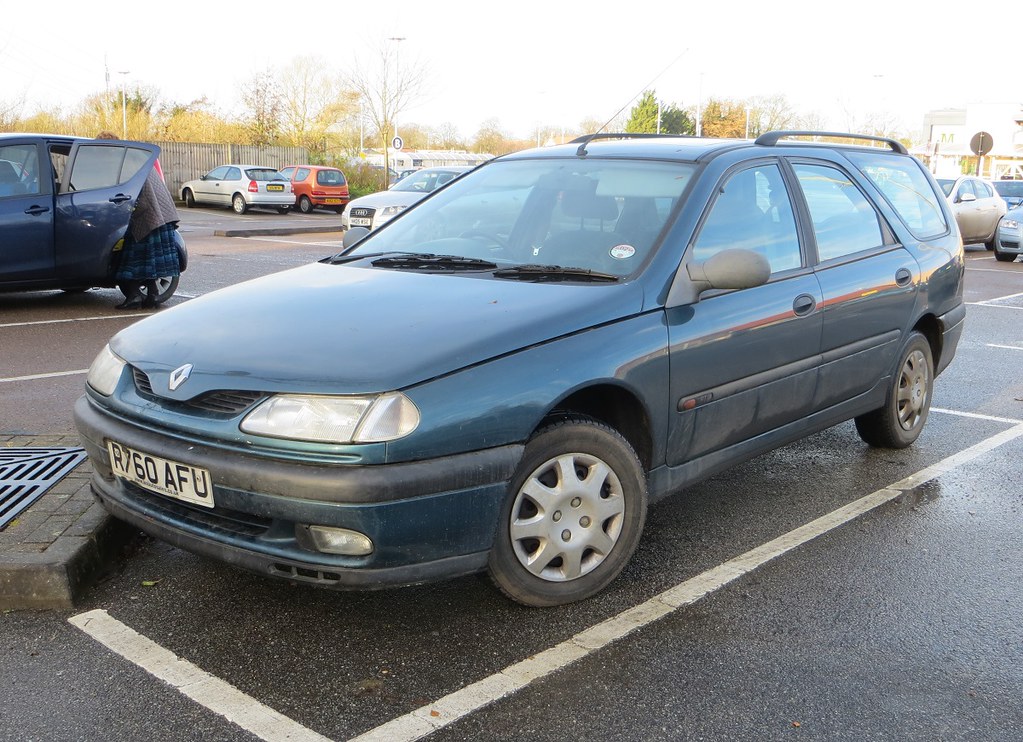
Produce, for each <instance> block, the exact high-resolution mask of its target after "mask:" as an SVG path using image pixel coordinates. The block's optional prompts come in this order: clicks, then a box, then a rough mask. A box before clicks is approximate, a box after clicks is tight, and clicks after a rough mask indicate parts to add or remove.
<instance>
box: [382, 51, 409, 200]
mask: <svg viewBox="0 0 1023 742" xmlns="http://www.w3.org/2000/svg"><path fill="white" fill-rule="evenodd" d="M387 40H388V41H393V42H394V43H395V45H396V46H395V47H394V94H395V96H397V95H398V88H399V87H400V86H401V52H400V49H401V42H403V41H404V40H405V37H404V36H389V37H388V39H387ZM395 99H397V98H396V97H395ZM393 123H394V138H395V139H397V138H398V116H397V112H395V115H394V122H393ZM390 166H391V156H390V151H389V148H388V146H387V141H386V138H385V141H384V184H385V185H386V186H387V187H388V188H389V187H390V186H391V173H390V169H389V168H390Z"/></svg>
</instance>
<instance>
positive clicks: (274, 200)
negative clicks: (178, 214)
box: [181, 165, 295, 214]
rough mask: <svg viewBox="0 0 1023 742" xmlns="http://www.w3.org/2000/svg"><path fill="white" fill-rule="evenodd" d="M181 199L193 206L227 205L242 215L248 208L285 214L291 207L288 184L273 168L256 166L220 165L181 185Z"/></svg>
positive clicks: (292, 197)
mask: <svg viewBox="0 0 1023 742" xmlns="http://www.w3.org/2000/svg"><path fill="white" fill-rule="evenodd" d="M181 200H182V201H184V202H185V206H187V207H188V208H192V207H193V206H195V205H196V204H213V205H216V206H229V207H230V208H232V209H234V211H235V213H236V214H244V213H245V212H246V211H248V210H249V208H250V207H252V206H259V207H264V208H268V209H277V211H279V212H280V213H282V214H287V213H288V211H289V210H290V209H291V207H292V206H294V205H295V194H294V192H293V191H292V189H291V181H290V180H288V179H287V178H286V177H284V176H283V175H281V174H280V173H279V172H277V170H276V169H275V168H272V167H261V166H259V165H221V166H220V167H217V168H214V169H213V170H210V171H209V172H208V173H206V174H205V175H203V176H202V177H201V178H198V179H197V180H190V181H188V182H187V183H185V184H184V185H182V186H181Z"/></svg>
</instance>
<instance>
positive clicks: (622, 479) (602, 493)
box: [488, 417, 647, 607]
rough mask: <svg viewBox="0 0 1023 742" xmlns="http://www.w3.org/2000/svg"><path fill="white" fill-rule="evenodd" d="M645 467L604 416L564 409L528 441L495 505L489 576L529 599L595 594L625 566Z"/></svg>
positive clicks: (542, 601) (642, 502) (556, 601)
mask: <svg viewBox="0 0 1023 742" xmlns="http://www.w3.org/2000/svg"><path fill="white" fill-rule="evenodd" d="M646 508H647V488H646V477H645V475H644V472H643V467H642V466H641V464H640V462H639V458H638V457H637V456H636V452H635V451H634V450H633V448H632V446H630V445H629V443H628V441H626V440H625V438H623V437H622V436H621V435H620V434H618V433H617V432H616V431H615V430H613V429H611V428H610V427H608V426H606V425H604V424H603V423H600V422H597V421H596V420H593V419H590V418H586V417H570V418H566V419H564V420H561V421H559V422H556V423H554V424H552V425H549V426H547V427H545V428H543V429H541V430H540V431H539V432H537V433H536V434H535V435H534V436H533V437H532V438H531V439H530V440H529V442H528V443H527V444H526V448H525V452H524V453H523V456H522V461H521V462H520V464H519V467H518V469H517V470H516V473H515V476H514V477H513V478H512V481H511V487H510V489H509V492H508V496H507V499H506V501H505V503H504V505H503V507H502V510H501V519H500V522H499V526H498V533H497V538H496V539H495V543H494V546H493V548H492V550H491V553H490V560H489V563H488V569H489V572H490V577H491V579H492V580H493V581H494V583H495V584H496V585H497V586H498V588H500V590H501V591H502V592H503V593H504V594H505V595H507V596H508V597H510V598H511V599H512V600H515V601H517V602H519V603H523V604H525V605H529V606H537V607H542V606H554V605H563V604H565V603H572V602H574V601H577V600H583V599H585V598H589V597H590V596H592V595H595V594H596V593H597V592H599V591H600V590H602V589H603V588H604V587H606V586H607V585H608V584H609V583H610V582H611V581H612V580H614V579H615V577H617V576H618V574H619V573H620V572H621V571H622V569H623V568H624V567H625V565H626V563H627V562H628V561H629V559H630V558H631V557H632V554H633V552H634V551H635V550H636V546H637V544H638V543H639V537H640V534H641V533H642V531H643V523H644V522H645V520H646Z"/></svg>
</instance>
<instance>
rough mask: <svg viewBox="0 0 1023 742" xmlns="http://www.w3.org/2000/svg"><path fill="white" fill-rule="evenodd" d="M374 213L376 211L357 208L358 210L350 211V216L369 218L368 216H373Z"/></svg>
mask: <svg viewBox="0 0 1023 742" xmlns="http://www.w3.org/2000/svg"><path fill="white" fill-rule="evenodd" d="M374 211H376V209H367V208H365V207H363V208H357V209H350V210H349V216H358V217H368V216H373V212H374Z"/></svg>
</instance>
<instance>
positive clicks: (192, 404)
mask: <svg viewBox="0 0 1023 742" xmlns="http://www.w3.org/2000/svg"><path fill="white" fill-rule="evenodd" d="M131 371H132V376H133V377H134V379H135V389H136V391H138V393H139V394H141V395H142V396H144V397H149V398H150V399H155V400H158V401H159V402H160V403H161V404H162V405H164V406H166V407H187V408H191V409H193V410H201V411H202V412H208V413H212V414H214V415H223V416H226V417H233V416H234V415H237V414H239V413H241V412H244V411H245V410H247V409H248V408H249V407H251V406H252V405H254V404H255V403H256V402H258V401H259V400H261V399H263V397H265V396H266V394H265V393H263V392H252V391H244V390H242V391H239V390H217V391H212V392H206V393H205V394H200V395H199V396H198V397H193V398H192V399H189V400H186V401H184V402H177V401H174V400H170V399H166V398H165V397H161V396H160V395H158V394H156V393H155V392H154V391H153V384H152V382H151V381H150V380H149V376H147V375H146V373H145V372H144V371H141V370H140V369H137V368H135V367H134V366H133V367H132V369H131Z"/></svg>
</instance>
